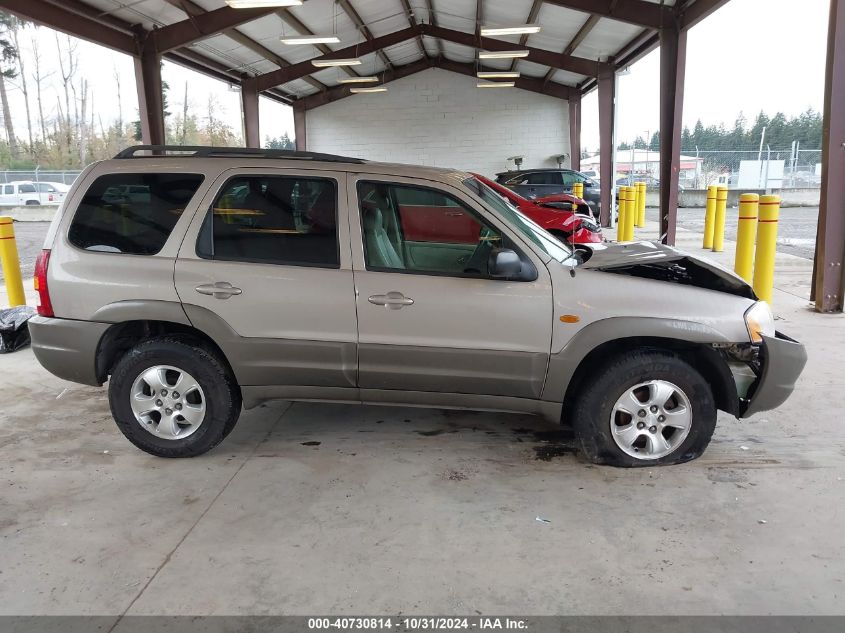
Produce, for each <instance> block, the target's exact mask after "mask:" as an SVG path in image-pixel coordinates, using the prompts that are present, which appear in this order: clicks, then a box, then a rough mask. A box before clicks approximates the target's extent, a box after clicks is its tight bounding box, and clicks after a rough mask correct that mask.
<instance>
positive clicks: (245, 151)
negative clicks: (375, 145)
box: [115, 145, 364, 164]
mask: <svg viewBox="0 0 845 633" xmlns="http://www.w3.org/2000/svg"><path fill="white" fill-rule="evenodd" d="M141 152H145V154H142V155H139V153H141ZM149 156H157V157H162V156H164V157H176V158H186V157H187V158H284V159H288V160H315V161H323V162H328V163H356V164H360V163H363V162H364V161H363V160H362V159H360V158H351V157H349V156H337V155H335V154H321V153H319V152H300V151H296V150H290V149H260V148H256V147H209V146H205V145H133V146H132V147H127V148H126V149H124V150H122V151H121V152H119V153H118V154H117V155H116V156H115V158H145V157H149Z"/></svg>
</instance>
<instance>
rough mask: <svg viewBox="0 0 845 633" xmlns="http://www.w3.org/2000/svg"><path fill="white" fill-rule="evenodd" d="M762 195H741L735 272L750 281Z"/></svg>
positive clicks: (752, 273) (752, 274)
mask: <svg viewBox="0 0 845 633" xmlns="http://www.w3.org/2000/svg"><path fill="white" fill-rule="evenodd" d="M759 202H760V196H758V195H757V194H756V193H744V194H742V195H741V196H740V197H739V217H738V223H737V229H736V258H735V259H734V272H735V273H736V274H737V275H739V276H740V277H742V278H743V279H745V281H747V282H748V283H751V280H752V278H753V276H754V272H753V271H754V241H755V240H756V238H757V206H758V204H759Z"/></svg>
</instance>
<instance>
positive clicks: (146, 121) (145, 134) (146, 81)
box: [133, 40, 165, 145]
mask: <svg viewBox="0 0 845 633" xmlns="http://www.w3.org/2000/svg"><path fill="white" fill-rule="evenodd" d="M145 44H146V45H144V46H143V48H142V52H141V55H140V56H138V57H135V58H133V59H134V60H135V87H136V88H137V90H138V111H139V113H140V116H141V138H142V139H143V141H144V143H146V144H149V145H164V143H165V136H164V102H163V98H162V92H161V55H159V54H158V53H156V51H155V49H154V48H153V46H152V42H150V41H149V40H148V41H147V42H146V43H145Z"/></svg>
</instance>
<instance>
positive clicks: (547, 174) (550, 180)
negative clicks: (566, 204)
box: [528, 171, 563, 185]
mask: <svg viewBox="0 0 845 633" xmlns="http://www.w3.org/2000/svg"><path fill="white" fill-rule="evenodd" d="M562 183H563V180H562V179H561V177H560V172H556V171H538V172H535V173H533V174H529V175H528V184H529V185H560V184H562Z"/></svg>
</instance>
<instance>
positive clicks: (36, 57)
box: [30, 36, 53, 143]
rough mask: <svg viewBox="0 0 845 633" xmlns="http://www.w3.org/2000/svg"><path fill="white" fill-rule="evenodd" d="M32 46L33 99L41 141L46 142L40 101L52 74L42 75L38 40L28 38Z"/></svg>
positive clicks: (45, 127)
mask: <svg viewBox="0 0 845 633" xmlns="http://www.w3.org/2000/svg"><path fill="white" fill-rule="evenodd" d="M30 42H31V44H32V65H33V66H34V67H35V72H33V74H32V78H33V79H34V80H35V98H36V102H37V103H38V121H39V123H40V125H41V140H42V141H43V142H45V143H46V142H47V121H46V119H45V118H44V104H43V100H42V92H43V89H44V82H45V81H47V79H49V78H50V76H51V75H52V74H53V73H52V72H50V73H47V74H44V73H42V72H41V51H40V50H39V49H38V40H37V39H36V38H35V36H33V37H31V38H30Z"/></svg>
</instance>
